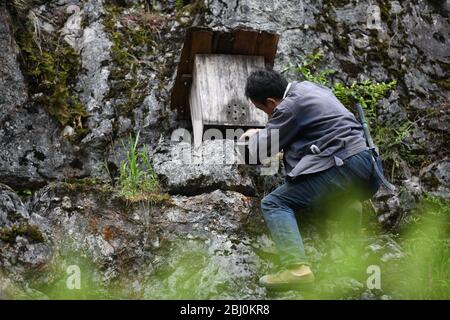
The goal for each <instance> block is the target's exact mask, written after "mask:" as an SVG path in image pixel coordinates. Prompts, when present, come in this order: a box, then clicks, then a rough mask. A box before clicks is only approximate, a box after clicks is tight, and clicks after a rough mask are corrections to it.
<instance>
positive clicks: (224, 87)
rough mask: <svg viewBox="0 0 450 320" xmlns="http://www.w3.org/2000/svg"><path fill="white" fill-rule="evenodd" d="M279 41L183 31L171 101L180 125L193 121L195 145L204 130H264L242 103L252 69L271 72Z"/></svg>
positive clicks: (256, 34) (260, 117)
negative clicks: (238, 128) (180, 120)
mask: <svg viewBox="0 0 450 320" xmlns="http://www.w3.org/2000/svg"><path fill="white" fill-rule="evenodd" d="M277 44H278V35H277V34H275V33H271V32H267V31H256V30H248V29H234V30H231V31H215V30H210V29H207V28H199V27H194V28H191V29H188V30H187V33H186V38H185V43H184V46H183V50H182V53H181V57H180V62H179V64H178V69H177V77H176V79H175V84H174V88H173V91H172V97H171V106H172V108H173V109H174V110H177V114H178V118H179V119H188V118H189V116H190V118H191V120H192V128H193V132H194V144H195V145H197V146H198V145H199V144H200V143H201V141H202V135H203V131H204V128H205V127H221V128H223V127H234V128H237V127H263V126H264V125H265V123H266V122H267V116H266V114H265V113H263V112H262V111H260V110H258V109H256V108H255V107H254V106H253V105H251V102H250V101H249V100H247V99H246V98H245V94H244V92H245V83H246V80H247V77H248V75H249V74H250V73H251V71H252V70H255V69H256V68H264V67H272V66H273V63H274V59H275V53H276V48H277Z"/></svg>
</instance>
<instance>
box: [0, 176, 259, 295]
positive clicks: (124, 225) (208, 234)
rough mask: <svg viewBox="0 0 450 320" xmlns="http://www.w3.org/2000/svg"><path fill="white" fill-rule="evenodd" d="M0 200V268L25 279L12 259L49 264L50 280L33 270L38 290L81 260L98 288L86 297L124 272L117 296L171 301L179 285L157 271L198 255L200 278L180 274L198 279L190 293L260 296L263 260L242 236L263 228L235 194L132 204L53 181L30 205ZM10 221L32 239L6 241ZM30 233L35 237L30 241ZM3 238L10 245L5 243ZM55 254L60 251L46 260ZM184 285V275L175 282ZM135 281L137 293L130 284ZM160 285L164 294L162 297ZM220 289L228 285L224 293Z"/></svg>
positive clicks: (8, 197) (247, 202) (7, 195)
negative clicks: (258, 279)
mask: <svg viewBox="0 0 450 320" xmlns="http://www.w3.org/2000/svg"><path fill="white" fill-rule="evenodd" d="M0 198H1V199H2V200H3V201H2V207H1V211H0V213H1V217H2V227H1V229H0V230H1V231H2V233H0V234H1V235H2V238H1V241H2V246H1V248H2V251H1V254H0V257H1V260H0V261H1V263H2V264H1V266H2V268H4V269H8V268H10V269H13V270H15V272H16V274H15V276H16V277H17V278H18V279H19V280H22V281H24V279H28V280H29V277H30V276H29V274H27V272H26V271H27V270H26V269H23V270H22V269H18V268H17V265H16V266H15V267H14V268H11V267H12V264H13V259H17V260H18V261H19V262H18V263H23V264H24V265H26V266H28V268H30V267H33V268H34V270H37V269H38V267H39V266H40V265H41V264H43V263H47V264H48V265H49V266H50V267H49V268H50V269H49V270H47V272H48V273H50V274H52V275H53V276H51V277H48V274H47V273H45V272H44V273H43V272H41V273H38V275H36V276H35V278H37V279H33V280H34V283H35V285H37V286H38V287H39V285H42V284H44V283H45V285H47V286H48V285H56V286H57V285H58V281H60V279H59V278H58V276H57V274H58V273H57V271H58V269H61V268H67V267H68V263H78V264H79V263H80V261H81V259H82V257H84V258H87V259H88V260H89V261H90V262H92V265H91V268H90V269H89V270H83V271H84V272H86V273H88V274H89V277H90V279H91V281H92V282H93V283H94V284H95V286H96V287H98V289H96V290H94V291H92V292H91V293H90V294H91V297H92V296H95V295H98V296H104V297H105V296H110V295H111V293H110V292H109V293H108V291H102V290H106V288H107V286H108V285H110V284H111V283H115V282H117V281H120V280H121V279H122V278H123V277H124V276H125V275H130V276H129V277H127V278H126V281H125V282H123V281H122V282H120V284H121V287H120V288H121V290H122V291H120V292H117V293H116V294H118V295H125V294H131V295H133V296H135V297H141V298H144V297H145V298H158V297H159V298H161V297H163V296H167V297H176V290H177V286H178V285H179V284H177V283H175V284H172V283H171V282H172V280H170V276H169V278H165V277H156V276H155V275H154V273H155V272H154V271H155V269H156V270H160V269H167V268H169V269H170V268H171V267H172V266H171V264H172V263H175V264H180V268H181V269H182V268H188V267H191V266H188V265H185V264H184V262H183V261H178V260H177V259H184V258H183V257H184V256H185V255H188V254H189V255H192V254H196V255H198V257H199V258H200V257H201V259H203V260H202V261H196V263H200V265H199V268H200V267H201V268H203V269H202V270H203V271H202V272H203V273H204V274H203V275H201V274H195V275H194V274H188V271H186V270H179V271H178V272H180V273H183V272H185V273H186V274H184V276H193V277H195V278H196V279H197V280H201V281H202V284H201V288H197V289H195V295H199V294H201V296H200V297H204V298H219V297H225V296H227V297H235V298H237V297H249V298H250V297H255V296H260V295H262V294H263V292H264V290H262V289H261V288H259V287H258V286H256V285H255V281H254V280H255V277H257V274H258V273H259V272H260V269H261V268H262V267H263V266H264V265H265V264H267V263H264V262H262V261H261V259H260V258H259V257H258V256H257V255H256V254H255V252H254V250H253V248H252V243H254V242H255V241H254V240H252V239H251V237H250V236H249V235H248V233H247V232H246V226H247V225H249V224H252V225H251V227H250V228H255V226H257V225H260V226H261V224H262V220H261V217H260V216H259V215H257V214H255V212H256V211H255V210H254V206H255V204H256V203H255V199H254V198H248V197H246V196H243V195H242V194H240V193H237V192H232V191H225V192H224V191H220V190H216V191H214V192H211V193H205V194H202V195H199V196H193V197H185V196H174V197H171V198H170V197H168V198H164V199H159V200H157V199H153V198H149V199H148V200H147V201H140V202H137V203H129V202H127V201H126V200H125V199H123V198H122V197H120V196H118V195H115V194H114V193H113V192H112V191H111V190H110V189H108V188H107V187H105V189H101V188H99V187H98V186H84V185H70V184H64V183H58V184H52V185H49V186H47V187H45V188H43V189H42V190H40V191H39V192H38V193H36V194H35V195H34V196H33V198H32V199H30V201H29V202H28V203H27V206H25V205H24V204H23V203H22V201H21V200H20V199H19V198H18V197H17V196H16V195H15V194H14V192H12V190H10V189H9V188H8V187H6V186H2V189H1V193H0ZM29 212H31V214H29ZM14 223H22V224H23V225H24V226H27V227H30V226H33V228H34V229H33V230H34V232H33V234H28V233H25V234H18V233H17V232H16V233H13V232H12V231H11V232H10V234H8V235H9V238H6V235H7V232H6V230H13V229H12V228H13V226H14ZM30 230H31V229H30ZM31 235H33V236H34V237H35V238H39V239H34V240H33V239H32V238H31V239H30V237H31ZM5 241H7V242H8V243H9V244H8V245H6V246H5V245H4V244H5ZM34 242H36V243H34ZM186 242H187V243H189V246H186ZM10 246H14V250H13V249H12V248H11V247H10ZM24 248H25V249H26V250H25V251H24V250H23V249H24ZM174 249H176V250H178V251H179V252H177V254H176V255H172V254H171V253H170V251H171V250H174ZM52 252H55V253H57V254H56V255H51V253H52ZM193 252H194V253H193ZM12 253H16V255H17V256H16V257H13V256H12ZM75 254H77V255H75ZM78 255H79V256H78ZM168 259H169V260H168ZM170 259H171V260H170ZM28 271H29V270H28ZM194 271H195V270H191V271H190V272H191V273H194ZM225 271H226V272H225ZM230 271H232V273H231V274H230ZM39 274H40V277H39ZM43 275H47V276H43ZM214 275H216V276H214ZM21 277H22V278H21ZM181 280H182V277H181V278H180V279H178V280H176V281H181ZM136 281H137V283H139V288H136V287H135V286H134V285H133V283H135V282H136ZM155 281H158V283H157V285H155V283H154V282H155ZM173 281H175V280H173ZM167 282H168V283H167ZM164 283H165V285H164ZM182 285H183V286H186V285H188V284H186V283H183V284H182ZM159 286H164V290H166V291H165V292H161V291H160V289H161V288H159ZM218 286H220V287H222V286H230V288H229V289H228V290H225V291H224V290H219V288H218ZM60 289H61V290H64V289H65V288H64V287H61V288H60ZM178 289H179V288H178ZM192 293H194V292H192ZM178 294H180V293H178ZM219 294H220V296H219Z"/></svg>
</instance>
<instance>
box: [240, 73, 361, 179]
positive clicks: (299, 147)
mask: <svg viewBox="0 0 450 320" xmlns="http://www.w3.org/2000/svg"><path fill="white" fill-rule="evenodd" d="M276 129H278V132H277V130H276ZM277 134H278V136H279V147H278V148H276V146H275V141H276V138H277V137H276V136H277ZM312 145H315V146H316V147H317V148H315V147H313V148H311V146H312ZM271 148H272V150H271V152H270V151H266V150H267V149H269V150H270V149H271ZM248 149H249V154H250V157H253V158H254V159H256V158H257V159H259V160H264V159H265V158H268V157H271V156H274V155H275V154H276V153H278V151H280V150H283V151H284V157H283V161H284V164H285V168H286V173H287V175H288V176H289V177H292V178H293V177H296V176H299V175H302V174H309V173H314V172H320V171H323V170H326V169H328V168H330V167H332V166H334V165H338V166H340V165H342V164H343V161H342V160H344V159H346V158H348V157H350V156H352V155H354V154H356V153H359V152H361V151H364V150H367V149H368V147H367V144H366V140H365V138H364V132H363V129H362V126H361V125H360V123H359V122H358V121H357V120H356V118H355V116H354V115H353V113H351V112H350V111H349V110H347V109H346V108H345V107H344V106H343V105H342V104H341V103H340V102H339V100H338V99H337V98H336V96H335V95H334V94H333V92H332V91H331V90H330V89H329V88H327V87H324V86H322V85H318V84H314V83H312V82H309V81H303V82H294V83H292V84H291V86H290V88H288V92H287V93H286V94H285V98H284V99H283V101H282V102H281V103H280V104H279V105H278V106H277V107H276V109H275V111H274V113H273V114H272V116H271V118H270V119H269V121H268V122H267V124H266V127H265V128H264V129H262V130H260V131H259V132H258V133H257V134H255V135H253V136H252V137H250V139H249V141H248ZM260 149H261V150H264V152H262V153H260V152H259V151H260ZM277 149H278V150H277ZM265 154H266V156H264V155H265Z"/></svg>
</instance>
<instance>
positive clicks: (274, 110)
mask: <svg viewBox="0 0 450 320" xmlns="http://www.w3.org/2000/svg"><path fill="white" fill-rule="evenodd" d="M245 94H246V96H247V97H248V98H249V99H250V100H251V101H252V102H253V104H254V105H255V106H256V108H258V109H260V110H262V111H264V112H265V113H267V114H268V115H269V121H268V122H267V124H266V126H265V128H264V129H261V130H257V129H251V130H248V131H247V132H246V133H244V134H243V135H242V137H241V139H248V151H249V155H250V157H251V158H255V159H256V158H257V159H258V161H264V160H265V159H267V158H269V157H272V156H274V155H275V153H274V152H277V153H278V151H281V150H282V151H283V161H284V165H285V169H286V178H285V182H284V184H282V185H281V186H280V187H278V188H276V189H275V190H274V191H272V192H271V193H270V194H268V195H267V196H265V197H264V198H263V199H262V201H261V208H262V213H263V216H264V220H265V222H266V225H267V227H268V229H269V230H270V233H271V235H272V239H273V241H274V242H275V244H276V247H277V250H278V253H279V256H280V261H281V265H282V270H281V271H279V272H278V273H275V274H270V275H266V276H263V277H262V278H261V279H260V283H261V284H262V285H264V286H266V287H268V288H283V287H288V288H289V287H291V286H298V285H300V286H301V285H302V284H304V283H309V282H312V281H314V275H313V272H312V271H311V268H310V266H309V263H308V259H307V257H306V256H305V251H304V246H303V242H302V237H301V235H300V232H299V229H298V226H297V221H296V218H295V213H294V210H296V211H297V210H299V211H300V212H301V210H302V209H309V208H313V207H316V206H318V205H319V204H320V203H321V202H323V200H324V199H325V198H326V197H327V196H329V195H330V194H337V193H340V194H342V195H345V194H346V193H349V192H352V193H354V191H355V190H357V191H358V192H357V193H356V194H353V196H354V197H356V199H358V200H365V199H368V198H370V197H372V196H373V194H374V193H375V192H376V191H377V190H378V188H379V186H380V185H379V180H378V178H377V176H376V175H375V173H374V171H375V170H374V165H373V159H372V151H371V150H370V149H369V147H368V146H367V143H366V138H365V136H364V130H363V127H362V126H361V124H360V123H359V122H358V121H357V120H356V118H355V116H354V115H353V113H351V112H350V111H349V110H347V109H346V108H345V107H344V106H343V105H342V104H341V103H340V102H339V100H338V99H337V98H336V97H335V95H334V94H333V92H332V91H331V90H330V89H328V88H326V87H324V86H321V85H318V84H314V83H311V82H308V81H303V82H293V83H288V82H287V81H286V79H285V78H284V77H283V76H282V75H281V74H279V73H277V72H275V71H273V70H266V69H259V70H256V71H254V72H253V73H251V75H250V76H249V77H248V79H247V84H246V88H245ZM276 140H278V141H276ZM276 143H278V148H275V151H273V150H274V148H273V146H274V145H275V144H276ZM261 149H264V150H261ZM261 151H263V152H261ZM377 165H379V166H380V167H381V163H380V162H379V160H377ZM380 170H382V169H381V168H380ZM351 190H352V191H351Z"/></svg>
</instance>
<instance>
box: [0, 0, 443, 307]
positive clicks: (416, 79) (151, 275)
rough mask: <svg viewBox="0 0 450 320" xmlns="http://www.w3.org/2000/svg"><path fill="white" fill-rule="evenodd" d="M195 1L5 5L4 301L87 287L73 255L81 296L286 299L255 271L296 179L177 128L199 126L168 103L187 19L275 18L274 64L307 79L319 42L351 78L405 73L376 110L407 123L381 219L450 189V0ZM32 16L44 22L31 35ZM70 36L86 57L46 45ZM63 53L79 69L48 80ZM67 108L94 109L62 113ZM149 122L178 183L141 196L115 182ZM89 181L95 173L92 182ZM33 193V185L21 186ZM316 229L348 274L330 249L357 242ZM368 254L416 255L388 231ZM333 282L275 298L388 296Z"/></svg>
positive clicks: (159, 153)
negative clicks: (272, 204) (273, 194)
mask: <svg viewBox="0 0 450 320" xmlns="http://www.w3.org/2000/svg"><path fill="white" fill-rule="evenodd" d="M183 4H184V6H181V5H180V4H179V1H143V0H136V1H103V0H87V1H81V0H80V1H79V0H73V1H6V4H2V5H0V61H1V64H0V110H1V112H0V298H3V297H6V298H8V297H32V298H45V297H46V296H48V297H57V293H58V292H63V293H64V294H67V297H69V298H70V297H74V296H73V292H70V291H67V286H66V279H67V270H68V269H70V268H69V267H71V266H78V267H80V268H81V269H82V270H81V272H82V274H84V275H88V276H87V277H82V279H85V280H82V286H83V287H88V288H90V289H91V290H90V293H79V295H78V296H75V297H79V298H86V297H136V298H162V297H167V298H192V297H197V298H236V299H245V298H266V297H269V298H270V297H271V296H270V294H268V293H267V292H266V291H265V290H264V289H263V288H261V287H259V285H258V284H257V279H258V276H260V275H261V274H262V273H265V272H268V271H269V270H273V267H274V266H276V259H275V258H274V255H273V253H272V252H271V249H268V247H269V248H271V246H272V243H271V241H270V240H269V238H268V236H267V232H266V230H265V228H264V225H263V222H262V220H261V218H262V217H261V215H260V212H259V204H258V203H259V198H261V197H262V196H264V195H265V194H267V193H268V192H270V191H271V190H272V189H273V188H275V187H276V186H277V185H279V184H280V183H281V182H282V181H283V180H282V168H280V170H278V171H277V174H275V175H268V176H264V175H261V173H262V168H260V167H258V166H245V165H241V164H238V163H236V158H235V155H234V150H233V146H232V143H231V141H223V140H213V141H205V142H204V143H203V144H202V146H201V147H200V148H199V149H193V148H192V149H191V146H190V145H189V144H186V143H182V142H174V141H172V140H171V135H172V133H173V131H174V130H175V129H179V128H187V129H190V123H189V122H187V121H185V120H180V119H178V117H177V114H176V112H175V111H174V110H171V109H170V107H169V106H170V101H169V100H170V94H171V89H172V86H173V82H174V79H175V72H176V66H177V63H178V59H179V55H180V50H181V46H182V43H183V40H184V39H183V37H184V34H185V29H186V28H187V27H189V26H193V25H194V26H206V27H211V28H217V29H222V30H223V29H230V28H235V27H246V28H247V27H248V28H253V29H264V30H271V31H275V32H277V33H278V34H279V35H280V42H279V46H278V51H277V56H276V61H275V69H277V70H286V72H285V75H286V77H287V78H288V79H289V80H299V73H297V72H295V71H293V69H292V68H288V67H290V66H293V65H295V64H297V63H301V62H302V61H303V59H304V58H305V57H306V56H307V55H309V54H311V53H313V52H316V51H317V50H321V51H322V52H323V54H324V61H326V67H327V68H330V69H334V70H336V71H337V72H336V73H335V74H334V75H333V80H335V81H342V82H345V83H347V84H351V83H352V82H353V81H365V80H367V79H372V80H374V81H377V82H387V81H390V80H394V79H395V80H396V81H397V83H398V84H397V87H396V89H395V90H393V91H392V92H391V93H390V95H389V96H387V97H386V98H384V99H382V100H381V101H380V103H379V104H378V109H377V110H376V114H377V117H378V118H377V123H379V124H381V127H382V128H381V129H383V128H384V127H386V128H394V129H395V130H396V132H399V133H400V134H399V135H398V136H396V137H395V139H393V140H392V139H391V138H392V137H386V141H384V140H383V141H381V143H382V144H383V145H384V143H386V145H385V146H384V147H385V150H386V152H385V153H383V154H382V156H383V157H384V158H385V160H386V161H385V167H386V168H387V170H386V173H387V175H388V176H389V179H390V180H392V181H393V182H394V183H395V184H396V185H398V186H399V187H400V190H401V191H400V192H399V193H397V194H394V195H393V194H388V193H386V192H385V191H384V190H381V191H380V192H379V193H378V194H377V195H376V197H375V198H374V200H373V207H374V209H375V211H376V214H377V218H378V220H379V221H380V222H382V223H383V224H384V225H387V226H391V227H398V226H400V225H402V223H403V222H404V221H405V220H406V218H408V217H409V215H410V213H411V212H412V211H413V210H414V208H415V206H416V204H417V203H418V202H420V199H421V197H422V196H423V195H424V194H429V195H433V196H435V197H437V198H439V199H448V194H449V192H450V186H449V161H448V158H449V148H448V140H449V126H448V120H449V117H450V111H449V110H450V109H449V108H448V106H449V98H450V91H449V77H450V75H449V68H448V66H449V64H450V57H449V55H448V48H449V41H450V34H449V30H450V29H449V22H448V17H449V10H450V5H449V1H428V0H426V1H408V2H404V1H402V2H400V1H384V0H378V1H374V2H373V3H369V2H365V1H356V2H355V1H326V0H322V1H310V0H304V1H298V0H286V1H275V0H267V1H261V0H239V1H238V0H225V1H224V0H204V1H203V0H196V1H183ZM374 5H375V6H376V7H374ZM377 12H378V13H379V14H378V13H377ZM26 25H33V26H35V28H36V29H35V31H32V32H31V33H30V34H27V36H29V37H30V38H29V41H28V42H23V31H24V28H25V26H26ZM38 31H39V32H38ZM55 38H58V39H60V41H61V43H60V44H61V46H63V47H64V48H66V50H67V51H66V52H65V55H66V56H70V57H74V60H75V61H71V64H70V65H68V64H67V65H62V64H60V63H58V61H59V60H61V59H63V57H62V56H61V55H60V56H57V55H56V54H55V53H53V52H49V51H46V50H45V49H46V48H48V47H50V48H52V46H51V45H50V44H51V43H50V42H51V41H52V40H51V39H55ZM47 45H49V46H47ZM30 52H31V53H30ZM33 52H34V56H33V54H32V53H33ZM44 53H45V54H44ZM33 59H37V61H38V62H40V64H39V65H40V66H41V67H36V66H35V65H34V64H33V63H32V62H33V61H32V60H33ZM49 61H50V63H49ZM33 66H34V67H33ZM42 66H44V67H42ZM51 66H60V68H61V69H60V70H58V72H57V73H58V74H65V75H66V77H69V75H70V79H66V78H64V77H63V79H62V80H61V78H57V79H53V78H52V79H51V80H52V81H48V82H49V83H46V84H45V85H44V86H42V87H41V86H40V85H39V84H40V83H39V82H41V83H42V82H45V81H43V80H42V79H43V78H42V74H52V72H53V73H54V72H55V71H54V70H53V69H52V68H51ZM41 68H43V69H41ZM37 79H38V80H39V81H37ZM44 79H45V78H44ZM57 80H58V81H57ZM50 98H51V99H50ZM69 98H70V99H69ZM49 99H50V101H53V102H52V103H51V104H49V103H48V100H49ZM46 101H47V102H46ZM61 101H62V102H61ZM55 106H56V107H59V108H61V109H64V110H66V111H65V112H68V113H69V114H70V113H71V112H75V111H74V110H78V111H77V112H79V114H77V116H76V117H73V118H70V119H69V120H67V121H61V118H58V112H54V111H55V110H54V109H52V108H55ZM77 108H78V109H77ZM52 110H53V111H52ZM67 110H69V111H67ZM63 114H64V113H63ZM75 114H76V113H75ZM64 115H65V114H64ZM65 116H66V115H65ZM138 131H139V132H140V143H139V145H138V148H139V149H140V148H141V147H142V146H144V145H145V146H147V147H148V149H149V155H150V161H151V163H152V164H153V167H154V170H155V172H156V175H157V176H158V180H159V182H160V187H161V189H162V191H163V192H167V193H168V194H156V195H146V196H144V197H143V199H140V200H133V201H130V200H127V199H125V198H124V197H123V196H122V195H120V193H119V192H118V190H117V188H116V186H114V187H113V186H107V185H106V183H109V182H111V181H112V182H113V183H112V184H113V185H114V183H115V182H117V177H118V175H119V174H120V166H121V162H122V161H123V160H124V159H125V158H126V151H127V149H128V144H129V143H128V144H127V142H126V141H127V140H128V137H129V135H130V134H131V133H136V132H138ZM387 138H390V139H387ZM275 171H276V170H275ZM86 177H88V178H90V179H92V178H95V179H96V180H92V181H95V183H92V181H91V180H79V179H81V178H86ZM69 180H70V181H71V182H70V183H69V182H68V181H69ZM86 181H88V182H86ZM11 188H13V189H15V190H16V191H17V193H16V191H14V190H13V189H11ZM19 191H21V192H19ZM24 191H25V192H24ZM31 192H32V193H33V196H32V197H28V198H26V199H25V198H24V199H22V198H20V197H19V196H18V195H17V194H21V195H22V196H23V194H27V193H31ZM300 226H301V228H304V224H303V217H302V219H301V223H300ZM306 229H307V232H306V233H305V241H306V250H307V253H308V255H310V256H311V257H312V261H313V262H314V263H315V264H316V265H317V266H318V267H319V268H320V270H321V271H322V272H324V274H328V275H330V279H331V278H333V277H331V275H332V274H333V273H335V271H336V270H334V269H333V266H327V264H330V263H331V261H330V260H327V259H328V257H331V256H332V257H335V258H336V259H339V257H340V258H342V256H345V254H343V251H342V249H339V246H336V247H333V248H331V249H330V247H328V246H327V245H326V244H322V242H321V240H320V237H319V236H318V232H317V230H315V229H314V227H313V226H310V225H309V224H307V227H306ZM329 240H331V242H332V243H334V242H333V241H334V240H333V239H332V237H331V239H329ZM372 240H373V239H372ZM360 253H361V254H360V255H361V256H364V257H365V258H364V259H366V260H364V263H365V262H368V261H371V260H370V259H371V257H372V256H373V255H375V256H378V255H379V257H378V258H380V259H381V258H382V257H384V258H383V259H384V260H383V259H381V260H382V262H383V261H386V262H388V261H391V260H398V259H400V258H401V256H402V253H401V249H399V247H398V246H397V245H396V244H395V241H394V240H393V239H391V238H389V237H388V238H387V239H386V238H376V239H375V240H373V241H372V242H371V243H369V244H367V245H366V246H365V247H364V249H363V250H362V251H361V252H360ZM383 263H384V262H383ZM330 279H328V280H330ZM83 281H84V282H83ZM330 281H331V280H330ZM333 281H334V280H333ZM333 281H331V283H330V284H329V285H327V282H326V281H324V282H323V283H322V284H320V285H319V286H318V289H317V290H316V291H315V292H313V293H312V295H311V296H307V295H305V296H300V295H296V294H292V293H287V294H285V295H279V296H276V297H281V298H308V297H313V298H314V297H330V296H328V295H326V294H325V293H326V292H334V291H336V290H337V291H339V290H341V289H342V288H344V287H345V288H347V289H345V290H344V291H345V295H344V296H345V297H362V298H367V299H370V298H379V297H380V296H382V294H380V292H375V293H374V292H372V291H370V290H369V291H368V290H366V288H365V286H364V284H363V283H362V280H361V279H356V277H350V278H348V277H347V278H346V277H344V276H339V277H337V279H336V281H334V282H333ZM99 283H100V284H101V285H99ZM114 286H116V287H117V288H118V289H117V290H112V289H111V288H112V287H114ZM95 288H98V289H95ZM44 293H45V294H44ZM333 297H336V296H333ZM337 297H339V298H340V297H343V296H342V295H340V296H337Z"/></svg>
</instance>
